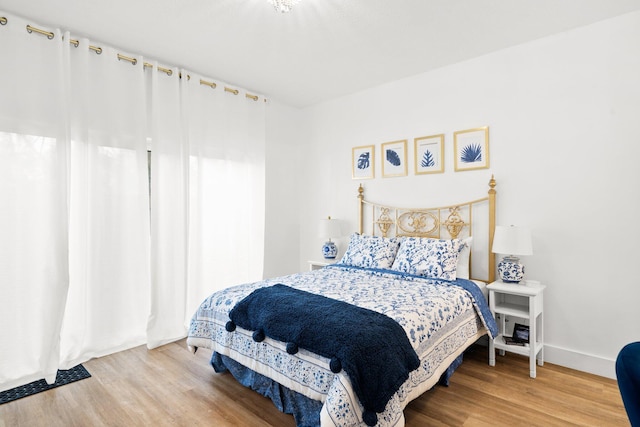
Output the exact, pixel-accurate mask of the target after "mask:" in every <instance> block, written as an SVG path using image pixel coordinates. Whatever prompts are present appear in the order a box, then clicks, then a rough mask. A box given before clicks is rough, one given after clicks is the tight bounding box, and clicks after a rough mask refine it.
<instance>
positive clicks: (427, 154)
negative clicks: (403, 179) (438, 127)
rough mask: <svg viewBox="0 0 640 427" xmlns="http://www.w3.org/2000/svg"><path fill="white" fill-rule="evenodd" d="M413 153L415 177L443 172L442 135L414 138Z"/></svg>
mask: <svg viewBox="0 0 640 427" xmlns="http://www.w3.org/2000/svg"><path fill="white" fill-rule="evenodd" d="M413 153H414V157H413V160H414V162H413V163H414V171H415V174H416V175H427V174H432V173H443V172H444V134H439V135H431V136H421V137H418V138H414V140H413Z"/></svg>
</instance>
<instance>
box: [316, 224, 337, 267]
mask: <svg viewBox="0 0 640 427" xmlns="http://www.w3.org/2000/svg"><path fill="white" fill-rule="evenodd" d="M318 235H319V237H322V238H323V239H327V241H326V242H325V244H324V245H323V246H322V255H323V256H324V257H325V258H326V259H334V258H335V257H336V255H338V247H337V246H336V244H335V243H333V242H332V241H331V238H332V237H334V238H335V237H340V223H339V222H338V220H335V219H331V217H327V219H321V220H320V228H319V232H318Z"/></svg>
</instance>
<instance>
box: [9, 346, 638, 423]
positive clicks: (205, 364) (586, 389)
mask: <svg viewBox="0 0 640 427" xmlns="http://www.w3.org/2000/svg"><path fill="white" fill-rule="evenodd" d="M210 355H211V353H210V352H209V351H208V350H206V349H200V350H199V351H198V352H197V353H196V354H195V355H194V354H191V353H190V352H189V351H188V350H187V348H186V345H185V342H184V340H181V341H178V342H176V343H172V344H168V345H165V346H163V347H160V348H157V349H154V350H147V349H146V348H145V347H136V348H133V349H131V350H127V351H123V352H120V353H116V354H113V355H110V356H105V357H101V358H99V359H94V360H90V361H89V362H87V363H85V364H84V366H85V367H86V368H87V370H88V371H89V372H90V373H91V375H92V377H91V378H88V379H85V380H82V381H78V382H75V383H72V384H69V385H66V386H63V387H58V388H55V389H52V390H49V391H46V392H43V393H39V394H36V395H34V396H29V397H26V398H23V399H20V400H17V401H14V402H10V403H6V404H4V405H0V427H13V426H34V427H39V426H47V427H58V426H60V427H68V426H147V425H149V426H151V425H153V426H216V427H240V426H241V427H245V426H251V427H254V426H257V427H294V426H295V422H294V420H293V417H292V416H290V415H286V414H282V413H280V412H279V411H278V410H277V409H276V408H275V406H274V405H273V404H272V403H271V401H270V400H269V399H267V398H265V397H262V396H260V395H259V394H257V393H255V392H253V391H251V390H249V389H247V388H245V387H243V386H242V385H240V384H239V383H238V382H237V381H235V379H234V378H233V377H232V376H231V375H230V374H216V373H215V372H214V371H213V369H212V368H211V366H210V365H209V357H210ZM537 374H538V375H537V378H536V379H531V378H529V362H528V359H526V358H524V357H521V356H518V355H515V354H511V353H508V354H507V355H506V356H504V357H498V358H497V360H496V366H495V367H490V366H488V364H487V349H486V348H485V347H480V346H474V347H473V348H472V349H471V350H470V351H468V352H467V354H466V355H465V362H464V363H463V364H462V366H461V367H460V368H458V370H457V371H456V373H455V374H454V375H453V377H452V378H451V384H450V386H449V387H442V386H437V387H435V388H434V389H432V390H430V391H428V392H426V393H425V394H423V395H422V396H420V397H419V398H418V399H416V400H414V401H413V402H411V403H410V404H409V405H408V406H407V408H406V409H405V420H406V426H407V427H423V426H434V427H435V426H464V427H489V426H491V427H499V426H545V427H546V426H562V427H564V426H611V427H616V426H626V427H628V426H629V422H628V420H627V418H626V414H625V412H624V407H623V404H622V400H621V398H620V393H619V391H618V387H617V383H616V382H615V381H614V380H610V379H607V378H602V377H598V376H595V375H590V374H586V373H583V372H578V371H574V370H571V369H567V368H564V367H560V366H556V365H553V364H549V363H546V364H545V365H544V366H543V367H538V372H537Z"/></svg>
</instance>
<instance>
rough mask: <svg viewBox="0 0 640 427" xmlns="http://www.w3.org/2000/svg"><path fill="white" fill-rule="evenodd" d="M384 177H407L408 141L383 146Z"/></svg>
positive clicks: (387, 143)
mask: <svg viewBox="0 0 640 427" xmlns="http://www.w3.org/2000/svg"><path fill="white" fill-rule="evenodd" d="M381 149H382V177H383V178H389V177H392V176H406V175H407V140H406V139H403V140H402V141H393V142H385V143H384V144H382V147H381Z"/></svg>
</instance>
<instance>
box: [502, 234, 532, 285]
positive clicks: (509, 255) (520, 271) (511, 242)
mask: <svg viewBox="0 0 640 427" xmlns="http://www.w3.org/2000/svg"><path fill="white" fill-rule="evenodd" d="M492 252H493V253H496V254H503V255H506V256H505V257H504V258H502V260H501V261H500V262H499V263H498V273H499V274H500V278H501V279H502V281H503V282H507V283H518V282H520V281H521V280H522V279H524V266H523V265H522V264H520V260H519V259H518V257H517V255H520V256H525V255H533V245H532V244H531V231H530V230H529V229H528V228H526V227H514V226H513V225H512V226H510V227H505V226H500V225H498V226H496V230H495V234H494V235H493V248H492Z"/></svg>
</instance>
